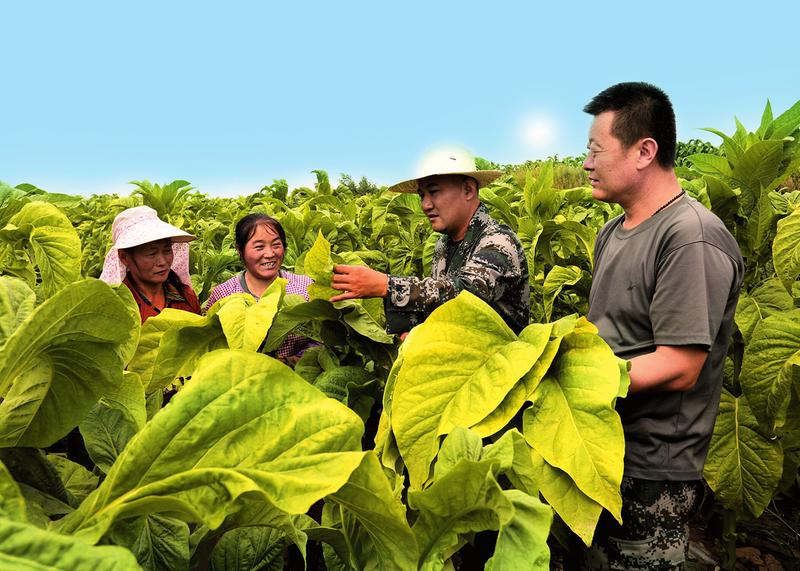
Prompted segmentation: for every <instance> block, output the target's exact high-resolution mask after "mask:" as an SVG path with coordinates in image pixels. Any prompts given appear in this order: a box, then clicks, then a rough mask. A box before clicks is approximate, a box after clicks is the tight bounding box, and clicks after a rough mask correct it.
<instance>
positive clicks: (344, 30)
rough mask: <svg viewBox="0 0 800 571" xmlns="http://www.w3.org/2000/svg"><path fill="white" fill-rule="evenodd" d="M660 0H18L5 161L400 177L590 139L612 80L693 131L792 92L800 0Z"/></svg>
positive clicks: (24, 174) (40, 174)
mask: <svg viewBox="0 0 800 571" xmlns="http://www.w3.org/2000/svg"><path fill="white" fill-rule="evenodd" d="M658 5H660V6H664V7H663V8H655V7H653V6H655V4H651V5H647V4H644V3H642V2H606V3H598V2H592V3H587V2H549V3H547V4H546V5H544V4H543V5H538V3H534V2H527V3H523V2H504V1H502V0H500V1H497V0H496V1H494V2H491V3H490V2H483V3H478V2H469V1H462V2H434V1H433V0H429V1H428V2H417V1H406V2H402V3H400V2H398V3H393V4H389V3H381V2H344V1H342V2H293V3H290V2H282V3H280V4H278V3H272V2H237V1H229V2H226V3H224V4H223V3H221V2H219V3H206V2H199V1H198V2H179V1H176V2H167V1H162V2H158V3H156V2H150V1H140V2H136V3H133V2H131V3H127V4H125V5H123V4H122V3H118V2H81V1H79V0H76V1H75V2H49V1H45V2H14V3H10V2H7V3H4V4H3V6H2V7H1V8H0V21H2V22H3V36H4V42H3V44H4V49H3V50H2V51H0V66H1V67H0V69H2V71H3V79H4V81H3V84H4V85H3V88H2V90H0V180H3V181H5V182H7V183H10V184H12V185H16V184H19V183H22V182H30V183H33V184H36V185H37V186H40V187H42V188H45V189H47V190H49V191H51V192H67V193H80V194H91V193H102V192H119V193H121V194H128V193H129V192H130V189H131V187H130V185H128V184H127V183H128V182H129V181H131V180H141V179H148V180H151V181H154V182H161V183H166V182H169V181H171V180H174V179H179V178H180V179H185V180H189V181H190V182H192V184H193V185H194V186H195V187H197V188H198V190H200V191H202V192H206V193H208V194H211V195H238V194H246V193H250V192H255V191H257V190H258V189H259V188H261V186H263V185H264V184H269V183H270V182H271V181H272V180H273V179H279V178H285V179H287V180H289V182H290V184H291V185H292V186H296V185H300V184H309V183H310V182H311V181H312V180H313V175H312V174H310V171H311V170H313V169H324V170H327V171H328V172H329V173H330V175H331V177H332V178H338V176H339V175H340V174H341V173H348V174H350V175H351V176H353V177H354V178H358V177H361V176H366V177H367V178H369V179H371V180H373V181H375V182H377V183H379V184H390V183H393V182H396V181H397V180H400V179H404V178H408V176H410V175H412V174H413V171H414V166H415V164H416V162H417V161H418V159H419V158H420V157H421V155H422V154H423V153H424V152H426V151H427V150H430V149H431V148H435V147H437V146H440V145H445V144H458V145H461V146H464V147H466V148H468V149H470V150H471V151H473V152H474V153H476V154H478V155H480V156H483V157H486V158H488V159H491V160H494V161H496V162H500V163H517V162H522V161H524V160H526V159H536V158H545V157H547V156H550V155H554V154H558V155H560V156H565V155H576V154H580V153H581V152H583V149H584V147H585V144H586V133H587V131H588V127H589V123H590V117H589V116H588V115H586V114H584V113H582V111H581V108H582V107H583V105H584V104H585V103H586V102H587V101H588V100H589V99H591V97H592V96H594V95H595V94H596V93H597V92H599V91H600V90H602V89H604V88H605V87H607V86H609V85H611V84H613V83H616V82H619V81H639V80H642V81H649V82H652V83H655V84H656V85H659V86H660V87H662V88H663V89H664V90H665V91H667V93H668V94H670V96H671V98H672V101H673V104H674V106H675V109H676V114H677V119H678V136H679V138H680V139H682V140H686V139H689V138H705V139H707V140H711V141H714V142H716V137H714V136H713V135H711V134H704V133H703V132H702V131H700V130H699V129H700V128H701V127H714V128H718V129H721V130H723V131H726V132H730V131H732V130H733V127H734V123H733V118H734V116H737V117H739V119H740V120H741V121H742V122H743V123H744V124H745V125H746V126H747V127H750V128H752V129H754V128H755V127H756V126H757V123H758V120H759V118H760V115H761V112H762V110H763V108H764V105H765V103H766V100H767V99H768V98H769V99H770V100H771V102H772V105H773V109H775V111H776V112H780V111H783V110H785V109H786V108H788V107H789V106H790V105H792V104H793V103H794V102H795V101H796V100H798V99H800V65H798V55H797V54H798V50H797V48H796V46H794V47H793V45H792V43H793V42H795V40H794V36H795V35H796V33H795V32H796V24H797V22H798V20H799V18H798V16H800V4H799V3H797V2H769V1H767V2H758V3H753V2H747V3H744V2H741V3H740V2H735V1H734V2H724V3H723V2H718V3H714V2H698V1H695V2H682V1H673V2H670V3H664V2H661V3H658ZM740 6H741V7H740ZM795 43H796V42H795Z"/></svg>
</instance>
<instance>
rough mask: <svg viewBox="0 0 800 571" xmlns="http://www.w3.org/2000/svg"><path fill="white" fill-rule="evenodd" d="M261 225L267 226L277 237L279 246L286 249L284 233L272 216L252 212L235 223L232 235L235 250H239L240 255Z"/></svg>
mask: <svg viewBox="0 0 800 571" xmlns="http://www.w3.org/2000/svg"><path fill="white" fill-rule="evenodd" d="M261 225H264V226H269V227H270V228H271V229H272V230H273V231H274V232H275V233H276V234H277V235H278V238H280V239H281V244H283V248H284V249H286V232H284V230H283V226H281V223H280V222H278V221H277V220H275V219H274V218H273V217H272V216H267V215H266V214H262V213H261V212H254V213H253V214H248V215H247V216H244V217H242V218H240V219H239V221H238V222H237V223H236V230H235V232H234V234H235V239H236V249H237V250H239V253H240V254H241V253H242V252H244V247H245V246H246V245H247V241H248V240H249V239H250V238H252V237H253V234H255V233H256V228H257V227H258V226H261Z"/></svg>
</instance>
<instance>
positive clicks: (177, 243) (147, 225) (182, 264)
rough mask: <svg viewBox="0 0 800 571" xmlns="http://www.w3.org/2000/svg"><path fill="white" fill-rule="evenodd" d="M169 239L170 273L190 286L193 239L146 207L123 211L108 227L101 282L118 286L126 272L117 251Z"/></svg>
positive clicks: (193, 237)
mask: <svg viewBox="0 0 800 571" xmlns="http://www.w3.org/2000/svg"><path fill="white" fill-rule="evenodd" d="M164 238H170V239H171V240H172V252H173V254H174V257H173V260H172V268H171V269H172V271H173V272H175V273H176V274H177V275H178V277H179V278H180V279H181V281H182V282H183V283H184V284H187V285H191V283H192V282H191V278H190V277H189V242H191V241H192V240H194V239H195V238H196V237H195V236H193V235H192V234H189V233H188V232H184V231H183V230H181V229H180V228H177V227H175V226H173V225H172V224H167V223H166V222H164V221H163V220H161V219H160V218H159V217H158V213H157V212H156V211H155V210H153V209H152V208H150V207H149V206H136V207H134V208H128V209H126V210H123V211H122V212H120V213H119V214H117V217H116V218H114V223H113V224H112V225H111V241H112V246H111V249H110V250H109V251H108V254H106V260H105V263H104V264H103V273H102V274H100V279H101V280H103V281H104V282H106V283H109V284H112V285H114V284H120V283H122V280H124V279H125V275H126V274H127V272H128V269H127V268H126V267H125V265H124V264H123V263H122V261H120V259H119V253H118V251H119V250H125V249H127V248H133V247H134V246H141V245H142V244H147V243H148V242H155V241H156V240H163V239H164Z"/></svg>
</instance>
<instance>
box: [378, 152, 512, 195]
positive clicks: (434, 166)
mask: <svg viewBox="0 0 800 571" xmlns="http://www.w3.org/2000/svg"><path fill="white" fill-rule="evenodd" d="M447 174H460V175H464V176H468V177H472V178H474V179H475V180H476V181H478V188H481V187H483V186H486V185H487V184H489V183H490V182H492V181H493V180H495V179H497V178H498V177H500V176H502V175H503V171H498V170H478V168H477V166H476V165H475V157H473V156H472V155H471V154H470V153H469V152H468V151H465V150H464V149H457V148H448V149H437V150H435V151H433V152H431V153H429V154H428V155H427V156H425V157H424V158H423V159H422V161H421V162H420V165H419V168H418V169H417V176H415V177H414V178H411V179H408V180H404V181H403V182H398V183H397V184H394V185H392V186H390V187H389V190H391V191H393V192H417V190H418V188H419V181H420V179H423V178H426V177H429V176H436V175H447Z"/></svg>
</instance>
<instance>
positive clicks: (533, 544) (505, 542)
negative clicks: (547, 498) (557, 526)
mask: <svg viewBox="0 0 800 571" xmlns="http://www.w3.org/2000/svg"><path fill="white" fill-rule="evenodd" d="M503 494H504V495H505V496H506V498H507V499H508V500H510V501H511V505H512V506H513V507H514V515H513V517H512V518H511V519H510V520H509V521H507V522H503V523H502V524H501V526H500V531H499V533H498V534H497V543H496V545H495V548H494V555H492V557H491V559H489V561H487V562H486V567H484V569H486V570H487V571H499V570H504V569H520V570H522V569H530V570H531V571H534V570H536V569H541V570H543V571H548V570H549V569H550V548H549V547H548V545H547V536H548V535H549V534H550V525H551V524H552V522H553V512H552V510H551V509H550V508H549V507H547V506H546V505H544V504H543V503H542V502H540V501H539V499H538V498H536V497H534V496H529V495H528V494H526V493H524V492H520V491H519V490H505V491H504V492H503Z"/></svg>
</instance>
